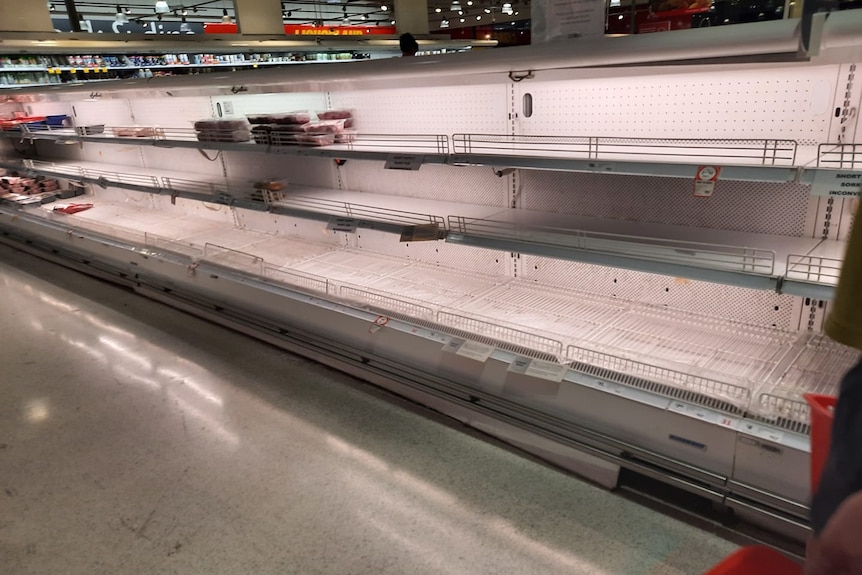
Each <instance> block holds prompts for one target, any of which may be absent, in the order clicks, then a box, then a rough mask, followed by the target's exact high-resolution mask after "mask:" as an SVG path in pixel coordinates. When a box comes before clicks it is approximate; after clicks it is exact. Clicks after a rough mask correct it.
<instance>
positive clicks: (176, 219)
mask: <svg viewBox="0 0 862 575" xmlns="http://www.w3.org/2000/svg"><path fill="white" fill-rule="evenodd" d="M127 200H128V201H124V202H116V201H114V202H112V201H109V200H107V199H105V200H101V199H100V198H99V193H98V192H97V193H96V195H95V196H94V197H89V196H88V197H87V201H88V202H92V203H93V204H94V205H95V207H94V208H93V209H91V210H88V211H84V212H80V213H78V214H74V215H72V216H67V215H60V214H53V213H51V212H50V211H49V210H50V205H48V206H43V207H31V208H27V209H25V210H23V213H24V214H29V215H34V216H38V217H39V218H43V219H45V220H48V221H51V222H54V223H57V224H60V225H64V226H71V227H73V228H74V229H76V230H81V231H89V232H92V233H96V234H100V235H102V236H105V237H108V238H117V239H120V240H124V241H127V242H131V243H136V244H139V245H144V246H148V247H151V248H154V249H165V250H169V251H178V252H180V253H185V254H188V255H191V256H192V257H194V258H197V259H201V260H206V261H211V262H213V263H218V264H220V265H224V266H228V267H231V268H235V269H238V270H241V271H244V272H247V273H253V274H257V275H260V276H262V277H264V278H266V279H268V280H269V281H274V282H280V283H284V284H286V285H288V286H289V287H294V288H298V289H302V290H305V291H312V292H316V293H320V294H322V295H328V296H333V297H337V298H339V299H341V300H348V301H352V302H354V303H355V304H356V305H360V306H362V307H369V308H371V309H373V310H380V311H381V312H388V313H400V314H401V315H402V316H408V317H412V318H415V319H417V320H423V321H430V322H434V323H437V324H440V325H443V326H448V327H451V328H453V329H458V330H465V331H468V332H470V333H475V334H477V336H483V337H487V338H491V339H493V340H496V341H500V342H508V343H511V344H513V345H519V346H524V347H527V348H530V349H535V350H537V351H542V352H546V353H549V354H552V355H555V356H557V357H558V358H559V359H560V360H561V361H573V362H576V363H577V364H587V365H591V366H595V367H599V368H604V369H610V370H613V371H615V372H617V373H621V374H625V375H629V376H633V377H637V378H641V379H644V380H647V381H652V382H655V383H656V384H660V385H662V386H667V387H668V388H669V389H676V390H679V392H680V393H685V394H696V395H697V396H702V397H703V398H704V399H703V401H706V402H707V403H709V402H710V401H713V402H723V403H726V404H729V405H734V406H736V407H737V408H738V409H740V410H742V411H745V410H751V412H752V413H754V414H756V415H759V416H761V417H764V418H770V419H776V418H782V417H783V418H786V419H787V420H788V421H790V422H792V423H793V424H794V425H797V426H798V425H802V426H804V425H805V424H806V423H807V411H799V409H800V408H799V402H801V401H802V398H801V394H802V393H805V392H806V391H812V390H816V391H818V392H821V393H831V392H834V386H835V385H836V384H837V381H838V378H837V377H833V376H834V375H835V373H837V371H839V370H843V369H845V368H846V367H847V365H846V364H848V362H852V361H853V360H854V359H855V357H856V356H855V355H854V354H852V353H845V351H844V350H843V348H842V349H836V346H838V344H835V343H834V342H830V341H828V340H826V339H825V338H822V336H817V337H818V338H820V339H819V340H818V341H816V342H815V341H814V340H813V339H812V336H810V335H809V334H806V333H803V334H797V333H795V332H785V331H781V330H777V329H768V328H761V327H754V326H749V325H745V324H741V323H735V322H730V321H726V320H721V319H718V318H714V317H710V316H701V315H695V314H689V313H684V312H680V311H676V310H673V309H668V308H657V307H652V306H648V305H644V304H637V303H634V302H630V301H626V300H620V299H617V298H609V297H601V296H597V295H593V294H589V293H580V292H573V291H571V290H570V289H565V288H562V287H555V286H553V285H542V286H537V285H535V284H533V283H531V282H529V281H523V280H520V279H517V278H510V277H505V276H497V275H493V274H485V273H480V272H468V271H463V270H457V269H454V268H446V267H445V266H435V265H429V264H424V263H421V262H416V261H411V260H405V259H403V258H398V257H394V256H384V255H380V254H375V253H373V252H369V251H367V250H353V249H350V248H344V247H338V246H337V245H335V244H333V243H317V242H313V241H309V240H305V239H302V238H298V237H294V236H288V235H281V234H276V233H263V232H260V231H254V230H250V229H245V228H236V227H234V226H233V224H232V223H227V222H228V221H229V220H228V218H225V220H223V221H221V222H219V221H216V220H213V219H203V218H199V217H195V216H193V215H188V214H187V213H186V209H185V208H184V207H183V206H178V207H177V208H176V209H174V208H173V207H171V206H170V205H169V204H163V205H162V209H156V210H154V209H153V208H152V207H151V205H150V203H149V202H146V201H144V197H143V196H141V197H140V198H139V199H138V201H135V198H134V197H132V198H129V199H127ZM224 209H226V208H224ZM840 347H841V346H838V348H840ZM665 394H666V393H665ZM686 397H689V396H688V395H687V396H686ZM775 398H777V399H775ZM779 400H780V401H779ZM794 406H795V407H794Z"/></svg>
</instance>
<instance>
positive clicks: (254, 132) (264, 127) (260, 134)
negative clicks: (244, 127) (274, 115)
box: [251, 124, 272, 146]
mask: <svg viewBox="0 0 862 575" xmlns="http://www.w3.org/2000/svg"><path fill="white" fill-rule="evenodd" d="M270 132H272V127H271V126H270V125H269V124H260V125H257V126H255V127H254V128H252V129H251V137H252V138H254V143H255V144H262V145H264V146H268V145H269V142H270V139H269V134H270Z"/></svg>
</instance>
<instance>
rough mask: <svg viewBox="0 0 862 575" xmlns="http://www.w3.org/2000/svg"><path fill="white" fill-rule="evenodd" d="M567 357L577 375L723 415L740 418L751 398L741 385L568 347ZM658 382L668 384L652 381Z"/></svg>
mask: <svg viewBox="0 0 862 575" xmlns="http://www.w3.org/2000/svg"><path fill="white" fill-rule="evenodd" d="M567 355H568V356H569V357H570V358H573V360H572V362H571V363H570V366H571V367H572V369H574V370H576V371H580V372H581V373H585V374H587V375H591V376H593V377H598V378H600V379H605V380H608V381H613V382H616V383H621V384H623V385H627V386H629V387H635V388H639V389H643V390H645V391H649V392H651V393H656V394H659V395H663V396H665V397H668V398H672V399H678V400H681V401H686V402H688V403H695V404H697V405H702V406H704V407H708V408H710V409H715V410H718V411H723V412H725V413H731V414H736V415H741V414H742V413H743V412H744V409H745V407H746V406H747V404H748V402H749V400H750V397H751V396H750V392H749V390H748V389H746V388H745V387H743V386H738V385H733V384H729V383H724V382H718V381H715V380H711V379H707V378H704V377H698V376H696V375H691V374H687V373H683V372H679V371H674V370H671V369H666V368H661V367H657V366H654V365H649V364H646V363H641V362H638V361H634V360H630V359H624V358H621V357H617V356H613V355H609V354H605V353H601V352H597V351H592V350H587V349H583V348H579V347H576V346H569V348H568V351H567ZM641 376H645V377H641ZM647 378H650V379H647ZM660 379H664V380H665V381H667V382H668V383H661V382H660V381H656V380H660Z"/></svg>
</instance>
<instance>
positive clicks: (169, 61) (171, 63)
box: [0, 50, 394, 87]
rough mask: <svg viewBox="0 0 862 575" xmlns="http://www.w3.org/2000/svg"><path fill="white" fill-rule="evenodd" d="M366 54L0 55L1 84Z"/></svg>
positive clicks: (172, 72)
mask: <svg viewBox="0 0 862 575" xmlns="http://www.w3.org/2000/svg"><path fill="white" fill-rule="evenodd" d="M393 55H394V54H393ZM370 58H371V55H370V54H368V53H363V52H356V51H349V50H348V51H337V52H331V51H330V52H273V53H260V54H258V53H254V54H215V53H171V54H162V55H155V54H146V55H134V54H129V55H105V54H101V55H100V54H72V55H34V56H20V55H7V56H0V87H11V86H27V85H40V84H66V83H74V82H87V81H95V80H113V79H128V78H152V77H155V76H172V75H178V74H200V73H206V72H208V71H209V70H210V68H211V67H212V68H219V69H221V68H228V69H230V68H232V67H237V68H257V67H265V66H280V65H287V64H295V63H299V62H345V61H352V60H367V59H370Z"/></svg>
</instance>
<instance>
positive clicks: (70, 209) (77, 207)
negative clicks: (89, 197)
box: [53, 204, 93, 214]
mask: <svg viewBox="0 0 862 575" xmlns="http://www.w3.org/2000/svg"><path fill="white" fill-rule="evenodd" d="M92 207H93V204H57V205H55V206H54V210H53V211H55V212H60V213H61V214H77V213H78V212H83V211H84V210H89V209H90V208H92Z"/></svg>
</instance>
